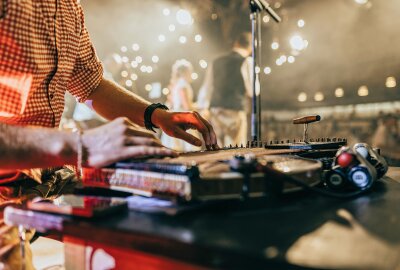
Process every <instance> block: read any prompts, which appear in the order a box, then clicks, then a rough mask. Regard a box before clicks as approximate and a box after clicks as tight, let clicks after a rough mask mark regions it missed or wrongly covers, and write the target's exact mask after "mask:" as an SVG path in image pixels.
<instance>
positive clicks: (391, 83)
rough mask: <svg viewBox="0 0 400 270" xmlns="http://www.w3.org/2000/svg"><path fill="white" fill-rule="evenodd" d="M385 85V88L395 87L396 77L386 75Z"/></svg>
mask: <svg viewBox="0 0 400 270" xmlns="http://www.w3.org/2000/svg"><path fill="white" fill-rule="evenodd" d="M385 85H386V87H387V88H394V87H396V86H397V82H396V78H395V77H387V78H386V83H385Z"/></svg>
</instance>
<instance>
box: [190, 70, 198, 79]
mask: <svg viewBox="0 0 400 270" xmlns="http://www.w3.org/2000/svg"><path fill="white" fill-rule="evenodd" d="M191 77H192V79H193V80H197V79H198V78H199V74H197V73H196V72H193V73H192V75H191Z"/></svg>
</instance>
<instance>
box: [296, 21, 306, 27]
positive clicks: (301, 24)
mask: <svg viewBox="0 0 400 270" xmlns="http://www.w3.org/2000/svg"><path fill="white" fill-rule="evenodd" d="M305 24H306V22H305V21H304V20H302V19H300V20H298V21H297V26H298V27H300V28H302V27H304V25H305Z"/></svg>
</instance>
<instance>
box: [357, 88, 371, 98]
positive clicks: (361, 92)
mask: <svg viewBox="0 0 400 270" xmlns="http://www.w3.org/2000/svg"><path fill="white" fill-rule="evenodd" d="M358 95H359V96H360V97H366V96H368V95H369V90H368V87H367V86H366V85H362V86H360V88H358Z"/></svg>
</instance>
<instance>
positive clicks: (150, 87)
mask: <svg viewBox="0 0 400 270" xmlns="http://www.w3.org/2000/svg"><path fill="white" fill-rule="evenodd" d="M144 89H146V91H149V92H150V91H151V89H153V87H152V86H151V84H146V86H145V87H144Z"/></svg>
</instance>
